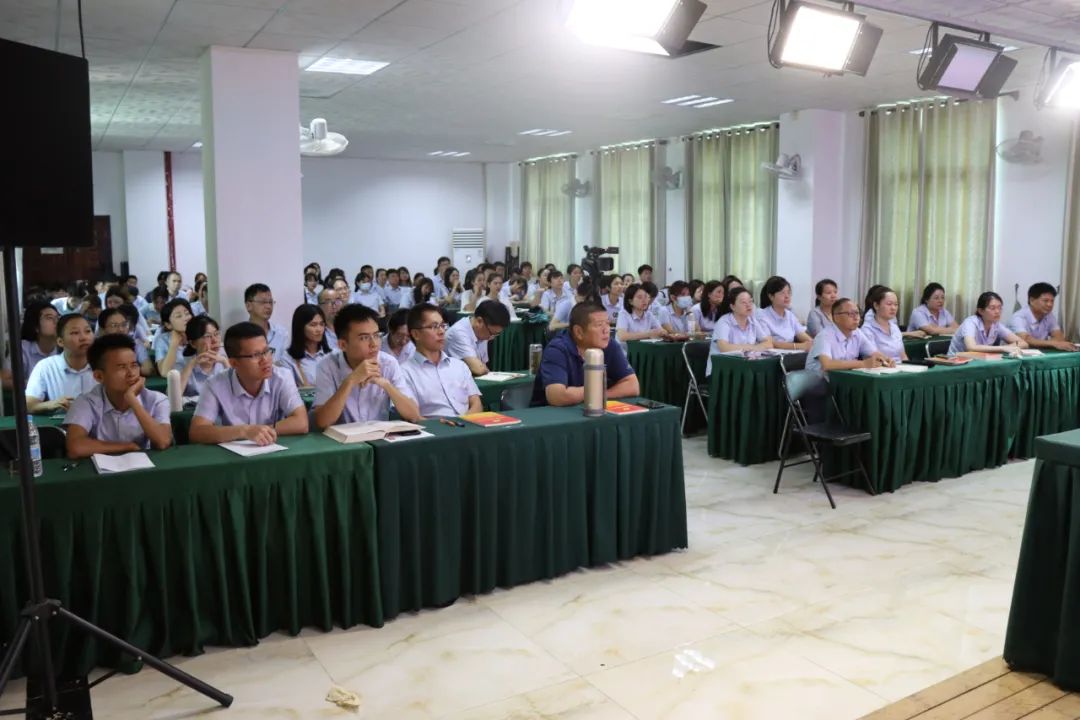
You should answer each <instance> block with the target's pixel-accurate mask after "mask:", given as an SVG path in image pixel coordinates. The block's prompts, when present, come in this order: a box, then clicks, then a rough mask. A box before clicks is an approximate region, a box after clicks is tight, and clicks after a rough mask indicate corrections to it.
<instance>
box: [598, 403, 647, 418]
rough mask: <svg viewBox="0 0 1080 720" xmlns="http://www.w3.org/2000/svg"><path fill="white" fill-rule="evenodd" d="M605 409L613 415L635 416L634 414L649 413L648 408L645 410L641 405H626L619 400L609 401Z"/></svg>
mask: <svg viewBox="0 0 1080 720" xmlns="http://www.w3.org/2000/svg"><path fill="white" fill-rule="evenodd" d="M604 409H605V410H607V411H608V412H609V413H611V414H612V415H633V414H634V413H642V412H649V409H648V408H643V407H641V406H640V405H631V404H630V403H624V402H620V401H618V400H608V401H607V405H606V406H605V407H604Z"/></svg>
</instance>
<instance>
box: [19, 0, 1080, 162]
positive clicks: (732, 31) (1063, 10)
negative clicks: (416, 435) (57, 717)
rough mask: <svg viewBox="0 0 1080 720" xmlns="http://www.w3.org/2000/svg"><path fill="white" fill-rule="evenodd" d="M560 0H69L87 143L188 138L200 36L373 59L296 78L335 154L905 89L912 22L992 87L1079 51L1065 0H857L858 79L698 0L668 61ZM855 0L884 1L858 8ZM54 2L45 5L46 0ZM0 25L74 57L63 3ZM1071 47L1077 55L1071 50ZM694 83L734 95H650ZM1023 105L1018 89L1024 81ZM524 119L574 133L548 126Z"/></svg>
mask: <svg viewBox="0 0 1080 720" xmlns="http://www.w3.org/2000/svg"><path fill="white" fill-rule="evenodd" d="M558 4H559V0H84V2H83V16H84V28H85V35H86V52H87V57H88V58H89V60H90V73H91V100H92V109H91V112H92V123H93V135H94V147H95V149H100V150H121V149H150V150H175V151H181V150H187V149H189V148H190V147H191V145H192V143H193V142H195V141H196V140H198V139H199V138H200V135H201V131H200V112H199V73H198V58H199V56H200V55H201V54H202V52H203V51H204V50H205V48H206V47H207V46H208V45H211V44H218V45H231V46H236V47H250V48H266V49H274V50H289V51H294V52H297V53H299V58H300V59H299V61H300V65H301V67H305V66H306V65H308V64H310V63H311V62H313V61H314V60H316V59H317V58H318V57H320V56H322V55H324V54H329V55H331V56H333V57H354V58H360V59H367V60H382V61H388V62H390V65H389V67H387V68H385V69H383V70H381V71H379V72H378V73H376V74H374V75H371V76H367V77H355V76H342V75H328V74H323V73H301V95H302V99H301V112H302V114H303V120H304V121H305V122H306V121H308V120H310V119H311V118H312V117H315V116H323V117H326V118H327V120H328V121H329V124H330V127H331V129H332V130H335V131H339V132H343V133H344V134H345V135H346V136H347V137H348V138H349V140H350V145H349V150H348V152H347V155H351V156H356V157H377V158H404V159H430V158H428V156H427V153H429V152H432V151H436V150H457V151H467V152H470V153H471V155H470V156H469V157H467V158H465V159H448V160H445V162H467V161H491V162H499V161H515V160H521V159H524V158H528V157H534V156H539V155H546V154H551V153H557V152H566V151H574V150H582V149H586V148H593V147H597V146H599V145H602V144H610V143H617V142H624V141H630V140H636V139H641V138H651V137H670V136H676V135H680V134H682V133H687V132H692V131H695V130H702V129H707V128H713V127H722V126H728V125H733V124H738V123H743V122H753V121H760V120H768V119H773V118H776V117H778V116H779V115H780V114H781V113H783V112H786V111H790V110H796V109H800V108H811V107H813V108H824V109H837V110H839V109H857V108H862V107H867V106H872V105H875V104H877V103H881V102H888V101H892V100H899V99H906V98H911V97H917V96H919V95H921V94H924V93H920V92H919V90H918V88H917V87H916V85H915V68H916V65H917V62H918V57H917V56H915V55H911V54H909V51H910V50H913V49H915V48H919V47H921V46H922V43H923V38H924V35H925V32H926V25H927V23H926V22H925V20H919V19H915V18H917V17H922V18H926V19H931V18H932V19H939V20H945V21H952V22H955V23H958V24H962V25H964V26H967V27H973V28H977V29H987V30H991V31H993V32H995V33H996V37H997V36H998V35H999V36H1000V38H999V39H1001V40H1009V44H1011V45H1016V46H1018V47H1019V48H1020V49H1019V50H1017V51H1015V52H1014V53H1012V55H1013V56H1014V57H1016V58H1017V59H1018V60H1019V61H1020V65H1019V67H1018V68H1017V70H1016V71H1015V72H1014V74H1013V76H1012V78H1011V79H1010V82H1009V84H1008V85H1007V87H1006V89H1014V88H1028V87H1030V86H1032V85H1033V84H1034V81H1035V78H1036V77H1037V75H1038V72H1039V68H1040V66H1041V63H1042V56H1043V52H1044V47H1040V46H1039V44H1042V45H1044V46H1045V45H1050V44H1054V45H1058V46H1059V47H1060V46H1068V45H1070V44H1072V45H1075V46H1080V0H868V2H867V3H862V2H860V3H859V7H860V11H862V12H866V13H867V14H869V15H870V16H871V18H872V19H873V21H874V22H876V23H877V24H879V25H881V26H882V27H883V28H884V29H885V36H884V38H883V39H882V42H881V45H880V46H879V48H878V52H877V55H876V56H875V58H874V61H873V64H872V65H871V69H870V73H869V75H868V76H867V77H865V78H859V77H855V76H849V77H832V78H825V77H821V76H818V75H815V74H813V73H810V72H805V71H798V70H793V69H786V70H776V69H774V68H772V67H771V66H770V65H769V64H768V61H767V60H766V53H765V35H766V28H767V24H768V19H769V11H770V8H771V6H772V0H708V10H707V11H706V13H705V16H704V17H703V18H702V21H701V22H700V23H699V24H698V26H697V27H696V28H695V30H694V32H693V34H692V35H691V37H692V38H693V39H695V40H701V41H706V42H711V43H716V44H719V45H721V46H722V47H721V48H720V49H718V50H712V51H709V52H705V53H701V54H699V55H693V56H689V57H686V58H681V59H678V60H668V59H663V58H656V57H651V56H641V55H635V54H631V53H624V52H619V51H614V50H605V49H600V48H593V47H589V46H585V45H583V44H581V43H580V42H578V41H577V40H576V39H575V38H574V37H572V36H570V35H568V33H567V32H566V31H565V30H564V29H563V28H562V27H561V25H560V22H559V16H558ZM866 5H872V6H874V7H876V8H881V9H883V10H890V11H893V12H894V13H903V14H905V15H910V16H912V17H904V16H902V15H898V14H890V13H887V12H880V11H877V10H868V9H867V8H866ZM58 6H59V8H60V9H59V10H58ZM0 37H4V38H8V39H12V40H17V41H21V42H28V43H32V44H34V45H40V46H42V47H47V48H56V47H57V38H58V37H59V49H60V50H63V51H64V52H70V53H76V54H77V53H78V52H79V43H78V25H77V16H76V12H75V0H59V1H58V0H3V2H2V3H0ZM1074 49H1078V50H1080V47H1076V48H1074ZM691 93H697V94H701V95H715V96H718V97H731V98H734V99H735V102H733V103H729V104H726V105H720V106H717V107H713V108H709V109H704V110H696V109H692V108H677V107H672V106H669V105H663V104H661V101H662V100H665V99H668V98H672V97H677V96H681V95H689V94H691ZM1023 101H1024V102H1029V101H1030V94H1025V97H1024V100H1023ZM531 128H558V129H569V130H573V131H574V132H573V134H571V135H565V136H562V137H558V138H544V137H524V136H519V135H518V134H517V133H519V132H520V131H522V130H528V129H531Z"/></svg>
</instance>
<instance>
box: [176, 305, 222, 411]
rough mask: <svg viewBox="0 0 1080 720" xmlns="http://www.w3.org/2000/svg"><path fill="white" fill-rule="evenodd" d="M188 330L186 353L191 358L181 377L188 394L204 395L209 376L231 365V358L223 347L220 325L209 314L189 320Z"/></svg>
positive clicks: (185, 391)
mask: <svg viewBox="0 0 1080 720" xmlns="http://www.w3.org/2000/svg"><path fill="white" fill-rule="evenodd" d="M185 334H186V335H187V338H188V344H187V347H186V348H184V355H185V357H188V358H190V359H191V360H190V362H188V363H187V364H186V365H185V366H184V370H183V371H182V372H181V374H180V380H181V382H183V384H184V394H185V395H188V396H194V395H201V394H202V390H203V387H204V386H205V385H206V381H207V380H209V379H210V378H212V377H213V376H214V375H217V374H218V373H220V372H225V371H226V370H228V369H229V359H228V358H227V357H225V353H224V351H223V350H222V347H223V346H222V343H221V327H220V326H219V325H218V324H217V321H216V320H214V318H212V317H210V316H209V315H200V316H199V317H197V318H193V319H192V321H191V322H189V323H188V325H187V330H186V332H185Z"/></svg>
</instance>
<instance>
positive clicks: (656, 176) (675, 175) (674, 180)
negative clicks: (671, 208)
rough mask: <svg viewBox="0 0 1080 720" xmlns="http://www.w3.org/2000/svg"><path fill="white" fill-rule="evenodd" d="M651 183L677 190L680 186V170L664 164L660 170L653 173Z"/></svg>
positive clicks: (666, 188)
mask: <svg viewBox="0 0 1080 720" xmlns="http://www.w3.org/2000/svg"><path fill="white" fill-rule="evenodd" d="M653 184H655V185H656V186H657V187H660V188H663V189H664V190H678V189H679V188H681V187H682V170H675V169H673V168H672V167H670V166H668V165H665V166H664V168H663V169H662V170H660V171H659V172H655V173H653Z"/></svg>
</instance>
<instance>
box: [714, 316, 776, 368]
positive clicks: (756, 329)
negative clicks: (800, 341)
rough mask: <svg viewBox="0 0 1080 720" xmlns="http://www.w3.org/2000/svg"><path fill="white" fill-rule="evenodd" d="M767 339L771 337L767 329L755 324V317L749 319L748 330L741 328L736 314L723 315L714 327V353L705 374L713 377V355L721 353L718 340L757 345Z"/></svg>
mask: <svg viewBox="0 0 1080 720" xmlns="http://www.w3.org/2000/svg"><path fill="white" fill-rule="evenodd" d="M767 337H769V334H768V333H767V332H765V328H763V327H761V325H759V324H758V323H757V322H755V321H754V318H753V317H751V318H750V319H749V321H748V322H747V324H746V328H745V329H743V328H741V327H739V321H738V320H737V319H736V318H735V313H730V312H729V313H727V314H726V315H721V316H720V319H719V320H717V321H716V325H714V326H713V331H712V352H710V353H709V360H708V361H707V362H706V363H705V374H706V375H712V353H714V352H719V348H717V347H716V342H717V341H718V340H723V341H724V342H726V343H731V344H732V345H757V344H758V343H759V342H764V341H765V338H767Z"/></svg>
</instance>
